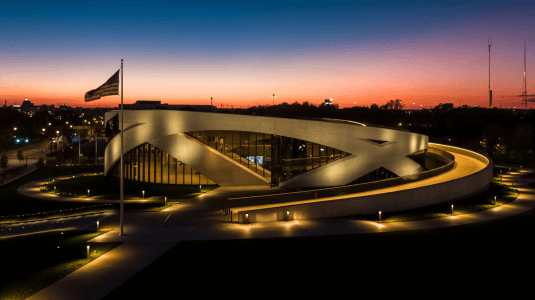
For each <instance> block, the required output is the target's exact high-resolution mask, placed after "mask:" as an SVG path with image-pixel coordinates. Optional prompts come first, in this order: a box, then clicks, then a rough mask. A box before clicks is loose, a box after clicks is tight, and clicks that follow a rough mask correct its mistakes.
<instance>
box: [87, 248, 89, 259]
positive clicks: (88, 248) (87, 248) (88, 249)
mask: <svg viewBox="0 0 535 300" xmlns="http://www.w3.org/2000/svg"><path fill="white" fill-rule="evenodd" d="M87 258H89V245H87Z"/></svg>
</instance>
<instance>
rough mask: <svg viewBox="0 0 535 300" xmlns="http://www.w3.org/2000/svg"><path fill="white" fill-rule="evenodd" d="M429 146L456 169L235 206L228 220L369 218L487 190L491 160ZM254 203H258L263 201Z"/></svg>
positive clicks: (466, 152) (450, 148)
mask: <svg viewBox="0 0 535 300" xmlns="http://www.w3.org/2000/svg"><path fill="white" fill-rule="evenodd" d="M429 147H430V149H431V148H432V149H435V150H439V151H446V152H448V153H449V154H451V155H453V156H454V158H455V167H454V168H453V169H451V170H449V171H447V172H445V173H442V174H440V175H437V176H433V177H431V178H426V179H424V180H419V181H415V182H410V183H407V184H403V185H396V186H392V187H387V188H379V189H373V190H368V191H365V192H360V193H352V194H348V195H342V196H334V197H326V198H322V199H314V198H310V199H307V200H301V201H293V202H284V203H283V202H282V201H281V202H280V203H271V204H265V205H255V206H248V207H234V208H232V209H231V211H230V214H231V216H230V218H231V220H234V221H237V222H239V223H257V222H270V221H288V220H303V219H314V218H329V217H341V216H353V215H369V214H377V213H378V212H379V211H381V212H382V213H388V212H397V211H404V210H409V209H415V208H420V207H425V206H429V205H435V204H440V203H449V202H450V201H458V200H461V199H464V198H467V197H471V196H474V195H477V194H479V193H481V192H484V191H486V190H487V189H488V188H489V186H490V182H491V181H492V176H493V162H492V159H490V158H488V157H486V156H483V155H481V154H478V153H476V152H473V151H470V150H466V149H462V148H458V147H452V146H447V145H440V144H429ZM408 177H411V176H408ZM300 193H307V192H300ZM277 196H278V198H279V199H281V200H282V199H284V197H285V195H284V194H281V195H277ZM292 197H293V198H296V199H297V198H298V195H295V194H294V195H292ZM241 200H242V201H243V200H246V199H243V198H242V199H241ZM251 200H252V199H251ZM255 200H256V201H258V200H260V201H261V200H262V199H255Z"/></svg>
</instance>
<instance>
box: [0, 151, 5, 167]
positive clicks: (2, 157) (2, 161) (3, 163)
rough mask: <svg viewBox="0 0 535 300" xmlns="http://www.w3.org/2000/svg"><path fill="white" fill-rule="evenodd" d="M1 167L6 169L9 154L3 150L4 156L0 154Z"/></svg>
mask: <svg viewBox="0 0 535 300" xmlns="http://www.w3.org/2000/svg"><path fill="white" fill-rule="evenodd" d="M0 167H2V169H4V170H5V169H6V168H7V155H6V153H5V152H2V156H0Z"/></svg>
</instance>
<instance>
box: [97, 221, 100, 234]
mask: <svg viewBox="0 0 535 300" xmlns="http://www.w3.org/2000/svg"><path fill="white" fill-rule="evenodd" d="M99 228H100V221H97V232H98V230H99Z"/></svg>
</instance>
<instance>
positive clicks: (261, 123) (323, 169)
mask: <svg viewBox="0 0 535 300" xmlns="http://www.w3.org/2000/svg"><path fill="white" fill-rule="evenodd" d="M117 113H118V112H116V111H112V112H107V113H106V117H105V121H106V122H107V121H108V120H110V119H111V118H112V117H114V116H115V115H116V114H117ZM120 117H121V116H120V114H119V122H120V121H121V120H120ZM124 128H125V130H124V153H125V154H126V153H128V152H129V151H131V150H132V149H134V148H135V147H137V146H139V145H142V144H144V143H149V144H151V145H153V146H155V147H157V148H159V149H161V150H163V151H165V152H167V153H169V154H170V155H171V156H173V157H174V158H176V159H177V160H180V161H181V162H183V163H185V164H187V165H188V166H191V167H192V168H194V169H195V170H198V171H199V172H200V173H202V174H203V175H204V176H206V177H207V178H209V179H210V180H212V181H214V182H215V183H217V184H218V185H220V186H247V185H266V184H269V182H267V180H266V178H264V177H262V176H260V175H258V174H256V173H255V172H254V171H251V170H250V169H248V168H247V167H244V166H243V165H241V164H240V163H238V162H236V161H234V160H232V159H230V158H228V157H226V156H225V155H224V154H222V153H220V152H218V151H216V150H215V149H213V148H211V147H209V146H208V145H206V144H204V143H202V142H200V141H198V140H196V139H195V138H192V137H190V136H188V135H187V134H185V133H187V132H193V131H207V130H227V131H242V132H258V133H264V134H272V135H279V136H284V137H289V138H293V139H299V140H303V141H308V142H312V143H316V144H322V145H326V146H328V147H332V148H335V149H338V150H341V151H345V152H347V153H349V154H350V155H349V156H346V157H343V158H341V159H337V160H335V161H333V162H330V163H327V164H325V165H322V166H320V167H317V168H314V169H312V170H310V171H307V172H305V173H303V174H300V175H298V176H295V177H292V178H290V179H287V180H285V181H282V182H280V184H279V186H284V187H289V188H310V187H328V186H339V185H345V184H348V183H350V182H352V181H354V180H356V179H358V178H359V177H361V176H363V175H366V174H367V173H369V172H371V171H374V170H376V169H378V168H380V167H383V168H385V169H387V170H389V171H391V172H393V173H395V174H396V175H398V176H406V175H411V174H415V173H419V172H421V171H423V168H422V167H421V166H420V165H419V164H418V163H416V162H415V161H414V160H412V159H410V158H408V157H407V156H408V155H410V154H413V153H415V152H418V151H424V150H427V148H428V138H427V136H424V135H421V134H416V133H411V132H408V131H403V130H397V129H393V128H382V127H374V126H366V125H363V124H359V123H356V122H350V121H339V120H335V121H333V120H324V121H317V120H301V119H286V118H274V117H261V116H248V115H233V114H221V113H204V112H191V111H168V110H143V111H125V112H124ZM120 154H121V149H120V135H117V136H115V137H114V138H113V139H112V140H111V141H110V142H109V144H108V146H107V147H106V151H105V160H104V173H105V174H106V175H108V174H110V172H111V170H112V168H113V167H114V166H115V165H116V164H117V163H118V162H119V160H120Z"/></svg>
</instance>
